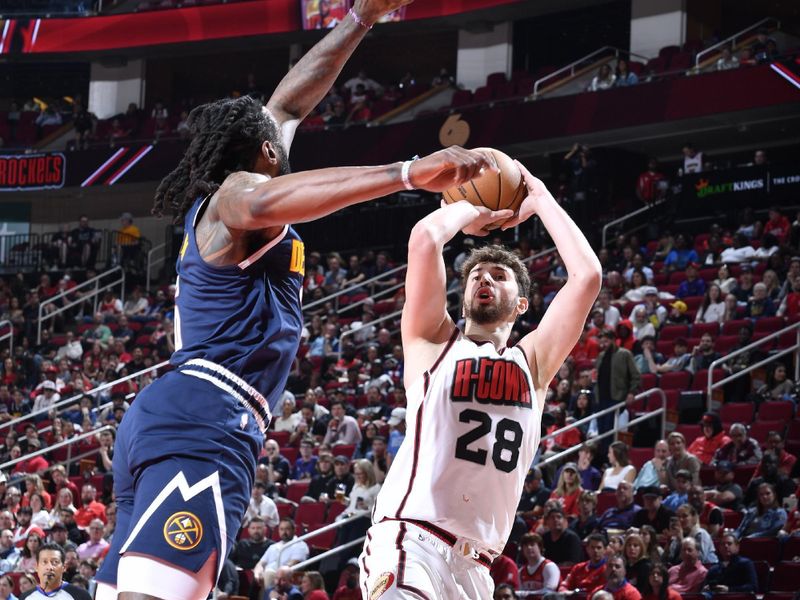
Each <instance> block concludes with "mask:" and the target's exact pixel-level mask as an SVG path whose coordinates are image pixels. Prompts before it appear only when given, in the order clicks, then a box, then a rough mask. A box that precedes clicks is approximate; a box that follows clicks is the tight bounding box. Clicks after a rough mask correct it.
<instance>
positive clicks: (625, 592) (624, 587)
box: [587, 554, 642, 600]
mask: <svg viewBox="0 0 800 600" xmlns="http://www.w3.org/2000/svg"><path fill="white" fill-rule="evenodd" d="M600 592H606V593H608V594H609V595H610V596H611V597H612V598H613V600H641V598H642V595H641V594H640V593H639V590H637V589H636V588H635V587H634V586H633V585H631V583H630V582H629V581H628V580H627V579H626V578H625V559H624V558H623V557H622V556H621V555H619V554H615V555H613V556H610V557H609V558H608V559H606V582H605V583H604V584H603V585H600V586H598V587H596V588H594V589H593V590H592V591H591V592H589V594H588V596H587V597H588V598H592V599H594V598H597V596H595V594H597V593H600ZM601 597H602V596H601Z"/></svg>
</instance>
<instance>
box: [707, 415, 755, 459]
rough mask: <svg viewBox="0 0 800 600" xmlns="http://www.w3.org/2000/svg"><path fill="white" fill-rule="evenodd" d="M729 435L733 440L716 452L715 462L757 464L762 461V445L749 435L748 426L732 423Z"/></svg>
mask: <svg viewBox="0 0 800 600" xmlns="http://www.w3.org/2000/svg"><path fill="white" fill-rule="evenodd" d="M729 436H730V438H731V441H730V442H728V443H727V444H725V445H724V446H722V448H720V449H719V450H717V451H716V452H715V453H714V460H713V461H712V463H713V464H717V463H718V462H719V461H721V460H726V461H728V462H731V463H733V466H734V467H736V466H738V465H755V464H757V463H759V462H761V455H762V453H761V446H760V445H759V443H758V442H757V441H756V440H754V439H753V438H751V437H748V436H747V428H746V427H745V426H744V425H742V424H741V423H734V424H733V425H731V428H730V433H729Z"/></svg>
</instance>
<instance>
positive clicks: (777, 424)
mask: <svg viewBox="0 0 800 600" xmlns="http://www.w3.org/2000/svg"><path fill="white" fill-rule="evenodd" d="M770 431H777V432H778V433H780V434H781V435H783V432H784V431H786V421H756V422H755V423H753V424H752V425H750V431H749V434H750V437H751V438H753V439H755V440H756V441H757V442H758V443H759V444H761V445H762V446H763V445H764V444H766V443H767V435H768V434H769V432H770Z"/></svg>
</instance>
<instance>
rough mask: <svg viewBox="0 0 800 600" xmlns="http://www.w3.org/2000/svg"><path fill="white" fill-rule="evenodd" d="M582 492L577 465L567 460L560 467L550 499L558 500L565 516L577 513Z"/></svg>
mask: <svg viewBox="0 0 800 600" xmlns="http://www.w3.org/2000/svg"><path fill="white" fill-rule="evenodd" d="M582 492H583V488H582V487H581V479H580V477H579V475H578V465H576V464H575V463H574V462H569V463H567V464H565V465H564V466H563V467H562V468H561V473H560V475H559V476H558V483H557V485H556V487H555V489H553V492H552V493H551V494H550V499H551V500H558V501H559V502H560V503H561V508H562V509H563V510H564V515H565V516H566V517H567V518H570V517H575V516H577V515H578V498H579V497H580V495H581V493H582Z"/></svg>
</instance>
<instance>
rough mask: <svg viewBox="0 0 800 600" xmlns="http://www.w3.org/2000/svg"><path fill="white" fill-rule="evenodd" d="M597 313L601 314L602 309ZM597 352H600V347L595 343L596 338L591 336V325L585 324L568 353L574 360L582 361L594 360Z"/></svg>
mask: <svg viewBox="0 0 800 600" xmlns="http://www.w3.org/2000/svg"><path fill="white" fill-rule="evenodd" d="M599 314H600V315H601V316H602V314H603V313H602V311H599ZM598 354H600V348H599V346H598V344H597V339H596V338H594V337H592V336H591V327H590V326H589V324H586V325H584V326H583V331H582V332H581V335H580V337H579V338H578V341H577V342H576V344H575V347H574V348H573V349H572V351H571V352H570V353H569V355H570V356H571V357H572V358H573V359H574V360H575V361H584V360H594V359H596V358H597V355H598Z"/></svg>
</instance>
